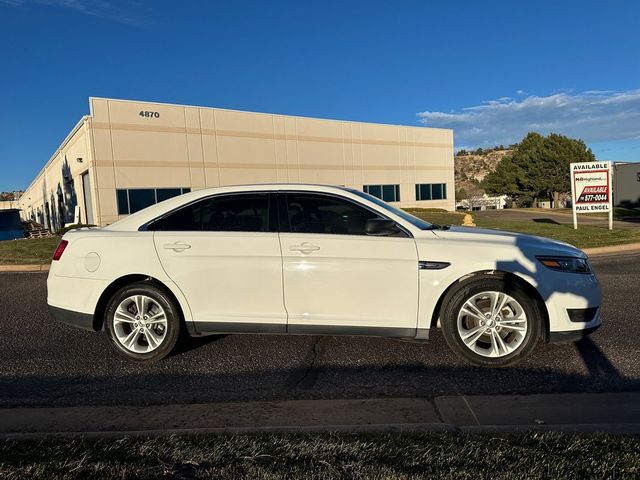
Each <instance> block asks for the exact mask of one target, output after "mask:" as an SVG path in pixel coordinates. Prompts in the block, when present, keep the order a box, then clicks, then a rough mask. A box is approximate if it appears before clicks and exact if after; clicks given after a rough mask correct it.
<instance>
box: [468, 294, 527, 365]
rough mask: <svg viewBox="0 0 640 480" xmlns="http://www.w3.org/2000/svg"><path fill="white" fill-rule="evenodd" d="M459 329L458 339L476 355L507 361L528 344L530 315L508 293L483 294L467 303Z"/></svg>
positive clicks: (477, 295)
mask: <svg viewBox="0 0 640 480" xmlns="http://www.w3.org/2000/svg"><path fill="white" fill-rule="evenodd" d="M457 326H458V335H460V338H461V339H462V341H463V342H464V344H465V345H466V346H467V348H468V349H469V350H471V351H472V352H474V353H476V354H478V355H482V356H483V357H491V358H497V357H504V356H506V355H509V354H510V353H511V352H514V351H516V350H517V349H518V347H520V345H522V342H524V339H525V338H526V335H527V314H526V313H525V311H524V309H523V308H522V305H520V304H519V303H518V301H517V300H516V299H514V298H513V297H511V296H509V295H507V294H506V293H502V292H480V293H478V294H476V295H474V296H472V297H471V298H469V299H468V300H467V301H466V302H464V304H463V306H462V308H461V309H460V312H459V313H458V321H457Z"/></svg>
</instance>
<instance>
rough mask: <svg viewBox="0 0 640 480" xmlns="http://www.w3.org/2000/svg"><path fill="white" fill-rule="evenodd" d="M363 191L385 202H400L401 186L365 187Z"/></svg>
mask: <svg viewBox="0 0 640 480" xmlns="http://www.w3.org/2000/svg"><path fill="white" fill-rule="evenodd" d="M363 190H364V192H365V193H368V194H369V195H373V196H374V197H377V198H379V199H380V200H384V201H385V202H399V201H400V185H365V186H364V188H363Z"/></svg>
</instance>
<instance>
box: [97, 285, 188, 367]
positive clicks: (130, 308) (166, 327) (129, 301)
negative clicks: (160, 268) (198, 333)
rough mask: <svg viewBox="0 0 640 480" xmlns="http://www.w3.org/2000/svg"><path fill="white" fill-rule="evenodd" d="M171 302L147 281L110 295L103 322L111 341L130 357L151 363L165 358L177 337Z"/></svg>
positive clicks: (175, 313) (177, 318)
mask: <svg viewBox="0 0 640 480" xmlns="http://www.w3.org/2000/svg"><path fill="white" fill-rule="evenodd" d="M177 312H178V310H177V308H176V306H175V304H174V302H173V301H172V300H171V299H170V298H169V297H168V296H167V295H166V293H165V292H163V291H162V290H161V289H159V288H157V287H156V286H154V285H151V284H148V283H136V284H133V285H129V286H127V287H124V288H123V289H121V290H119V291H118V292H116V294H115V295H114V296H113V297H112V298H111V300H110V302H109V305H108V306H107V310H106V317H105V325H106V330H107V333H108V335H109V339H110V340H111V343H112V344H113V345H114V346H115V347H116V349H117V350H118V351H119V352H120V353H121V354H122V355H124V356H125V357H127V358H128V359H130V360H134V361H138V362H146V363H152V362H156V361H158V360H160V359H162V358H164V357H166V356H167V355H168V354H169V353H170V352H171V350H173V347H174V346H175V343H176V341H177V339H178V334H179V330H180V318H179V315H178V313H177Z"/></svg>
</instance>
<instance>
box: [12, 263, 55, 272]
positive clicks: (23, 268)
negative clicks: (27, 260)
mask: <svg viewBox="0 0 640 480" xmlns="http://www.w3.org/2000/svg"><path fill="white" fill-rule="evenodd" d="M49 266H50V265H49V264H48V263H45V264H42V265H0V272H48V271H49Z"/></svg>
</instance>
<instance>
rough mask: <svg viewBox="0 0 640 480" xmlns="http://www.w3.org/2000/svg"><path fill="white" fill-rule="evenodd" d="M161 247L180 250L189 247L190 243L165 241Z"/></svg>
mask: <svg viewBox="0 0 640 480" xmlns="http://www.w3.org/2000/svg"><path fill="white" fill-rule="evenodd" d="M162 248H164V249H166V250H173V251H174V252H182V251H184V250H188V249H189V248H191V245H189V244H188V243H184V242H175V243H165V244H164V245H163V246H162Z"/></svg>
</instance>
